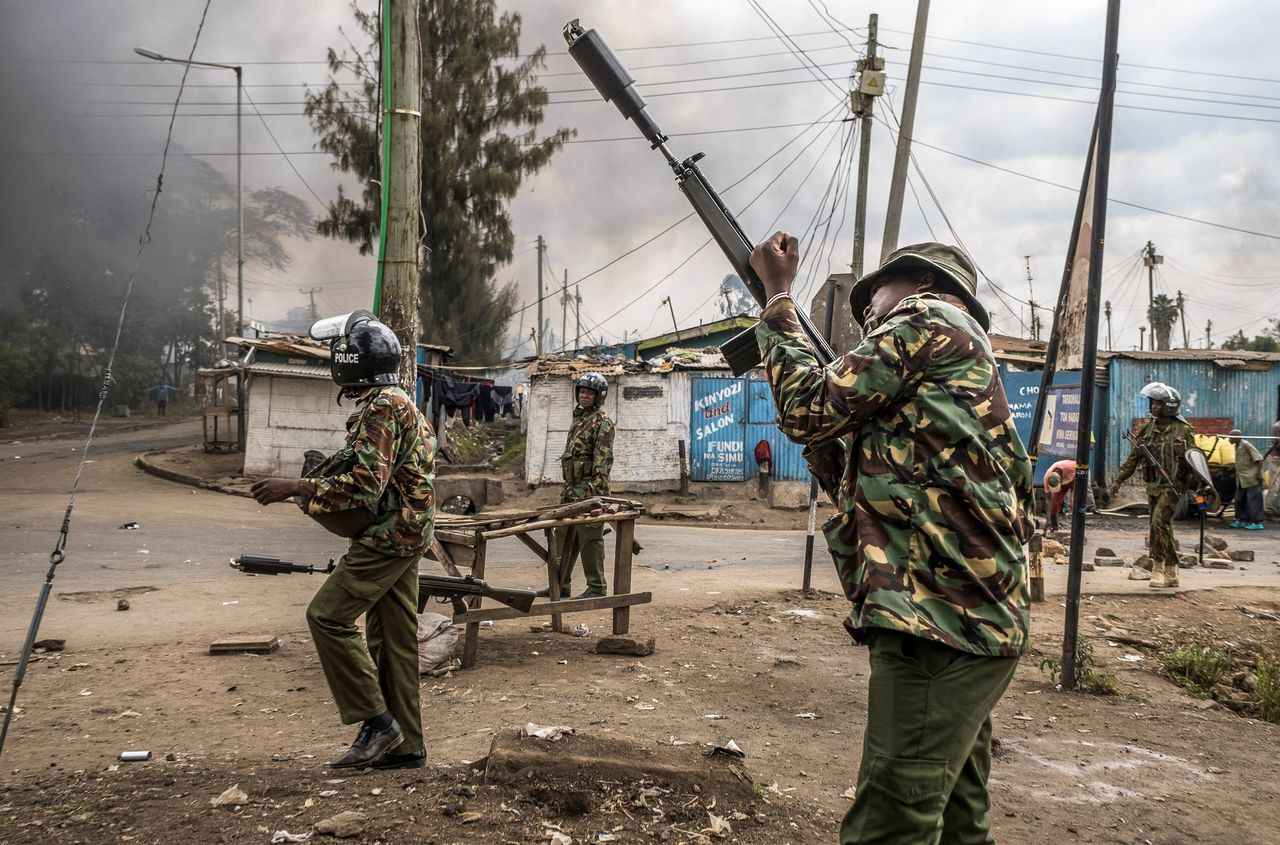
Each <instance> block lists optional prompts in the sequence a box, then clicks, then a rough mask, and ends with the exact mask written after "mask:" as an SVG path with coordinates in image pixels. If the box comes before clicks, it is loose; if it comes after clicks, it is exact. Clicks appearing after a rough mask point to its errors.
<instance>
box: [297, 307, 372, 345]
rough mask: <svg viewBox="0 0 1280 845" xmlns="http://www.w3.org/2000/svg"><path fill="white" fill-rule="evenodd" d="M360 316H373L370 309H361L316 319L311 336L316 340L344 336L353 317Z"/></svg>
mask: <svg viewBox="0 0 1280 845" xmlns="http://www.w3.org/2000/svg"><path fill="white" fill-rule="evenodd" d="M356 316H360V317H363V318H368V319H371V318H372V317H373V315H372V314H370V313H369V312H368V311H365V310H364V309H360V310H357V311H348V312H347V313H346V314H339V315H338V316H336V317H325V318H324V319H323V320H316V321H315V322H314V323H312V324H311V331H310V334H311V337H312V338H313V339H315V340H333V339H334V338H335V337H342V336H343V335H345V334H347V333H348V332H349V331H350V330H351V329H350V326H351V324H352V323H353V322H359V320H352V318H353V317H356Z"/></svg>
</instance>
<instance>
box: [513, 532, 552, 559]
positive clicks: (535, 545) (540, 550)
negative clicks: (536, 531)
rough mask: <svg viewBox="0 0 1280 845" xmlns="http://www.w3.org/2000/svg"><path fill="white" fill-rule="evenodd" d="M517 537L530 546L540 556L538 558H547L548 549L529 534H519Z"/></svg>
mask: <svg viewBox="0 0 1280 845" xmlns="http://www.w3.org/2000/svg"><path fill="white" fill-rule="evenodd" d="M516 539H517V540H519V541H520V542H521V543H524V544H525V545H526V546H528V547H529V548H530V549H531V550H532V551H533V553H534V554H536V555H537V556H538V560H541V561H545V560H546V559H547V550H546V549H545V548H543V547H542V544H541V543H539V542H538V541H537V540H535V539H533V538H532V537H530V536H529V535H528V534H517V535H516Z"/></svg>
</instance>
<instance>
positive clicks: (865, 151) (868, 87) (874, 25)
mask: <svg viewBox="0 0 1280 845" xmlns="http://www.w3.org/2000/svg"><path fill="white" fill-rule="evenodd" d="M879 20H880V17H879V15H872V16H871V22H870V23H869V24H868V25H867V57H866V58H865V59H861V60H859V62H858V71H859V77H858V90H857V91H855V92H851V94H850V97H851V99H852V100H853V113H854V114H855V115H857V116H860V117H861V118H862V123H861V126H860V128H859V129H858V133H859V135H860V137H859V138H858V144H859V149H858V194H857V198H856V199H855V200H854V208H853V264H852V267H853V277H854V278H855V279H856V278H858V277H859V276H861V275H862V253H863V250H864V249H865V247H866V240H867V170H868V167H869V165H870V162H871V114H872V105H873V104H874V103H875V98H876V97H878V96H880V95H881V94H883V93H884V59H878V58H876V32H877V29H878V27H879V23H878V22H879Z"/></svg>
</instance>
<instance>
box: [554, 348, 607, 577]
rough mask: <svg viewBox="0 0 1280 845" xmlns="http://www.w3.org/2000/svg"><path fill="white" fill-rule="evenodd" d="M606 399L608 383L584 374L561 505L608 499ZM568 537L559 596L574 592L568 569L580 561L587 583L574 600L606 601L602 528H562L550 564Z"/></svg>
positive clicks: (564, 463) (577, 388)
mask: <svg viewBox="0 0 1280 845" xmlns="http://www.w3.org/2000/svg"><path fill="white" fill-rule="evenodd" d="M608 393H609V382H608V381H606V380H605V377H604V376H602V375H600V374H599V373H584V374H583V375H582V376H581V377H579V379H578V381H577V382H576V384H575V385H574V398H575V399H576V404H575V405H574V406H573V423H572V424H571V425H570V426H569V436H568V438H567V440H566V441H565V446H564V454H563V455H561V456H560V467H561V471H562V473H563V475H564V487H563V488H562V489H561V491H560V501H561V502H564V503H566V504H568V503H569V502H580V501H582V500H583V499H590V498H592V497H593V496H607V495H609V471H610V470H611V469H613V420H611V419H609V417H608V416H606V415H605V412H604V398H605V396H607V395H608ZM570 534H572V535H573V545H572V547H571V548H570V550H569V565H568V566H567V567H566V568H565V571H564V577H563V581H562V583H561V584H560V595H561V596H567V595H569V591H570V590H571V589H572V588H573V585H572V580H573V579H572V577H571V575H572V573H573V564H574V562H575V561H576V560H577V559H578V556H579V555H581V556H582V574H583V575H584V576H585V577H586V579H587V589H586V590H584V591H583V592H582V593H581V594H580V595H579V596H578V598H580V599H584V598H593V597H596V596H603V595H607V594H608V592H609V586H608V584H607V583H606V582H605V578H604V525H603V524H601V523H594V524H590V525H577V526H573V527H569V526H562V527H560V528H557V529H556V530H555V547H554V551H553V554H554V555H555V556H554V558H553V559H554V560H557V561H558V560H559V559H560V557H559V555H560V550H561V549H563V548H564V544H565V543H566V542H569V536H570ZM538 595H540V596H550V595H551V590H550V589H549V588H548V589H542V590H539V591H538Z"/></svg>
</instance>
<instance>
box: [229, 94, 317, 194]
mask: <svg viewBox="0 0 1280 845" xmlns="http://www.w3.org/2000/svg"><path fill="white" fill-rule="evenodd" d="M244 97H245V99H246V100H248V101H249V105H250V106H251V107H252V108H253V113H254V114H256V115H257V116H258V120H259V121H261V123H262V128H263V129H265V130H267V135H268V136H269V137H270V138H271V143H273V144H275V145H276V150H278V151H279V153H280V155H282V156H284V160H285V162H286V163H288V165H289V169H290V170H292V171H293V175H294V176H297V177H298V181H299V182H301V183H302V187H304V188H306V189H307V193H309V194H311V196H313V197H314V198H315V201H316V202H318V203H320V207H321V208H328V207H329V203H327V202H325V201H324V200H322V199H321V198H320V195H319V194H317V193H316V192H315V189H314V188H312V187H311V183H309V182H308V181H307V180H306V179H305V178H304V177H303V175H302V173H301V172H299V171H298V167H297V165H295V164H294V163H293V159H291V158H290V157H289V154H288V153H286V152H285V151H284V147H282V146H280V140H279V139H278V138H276V133H274V132H272V131H271V124H269V123H267V119H266V118H265V117H263V116H262V112H260V111H258V104H257V103H255V102H254V101H253V97H251V96H249V92H248V91H245V92H244Z"/></svg>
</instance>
